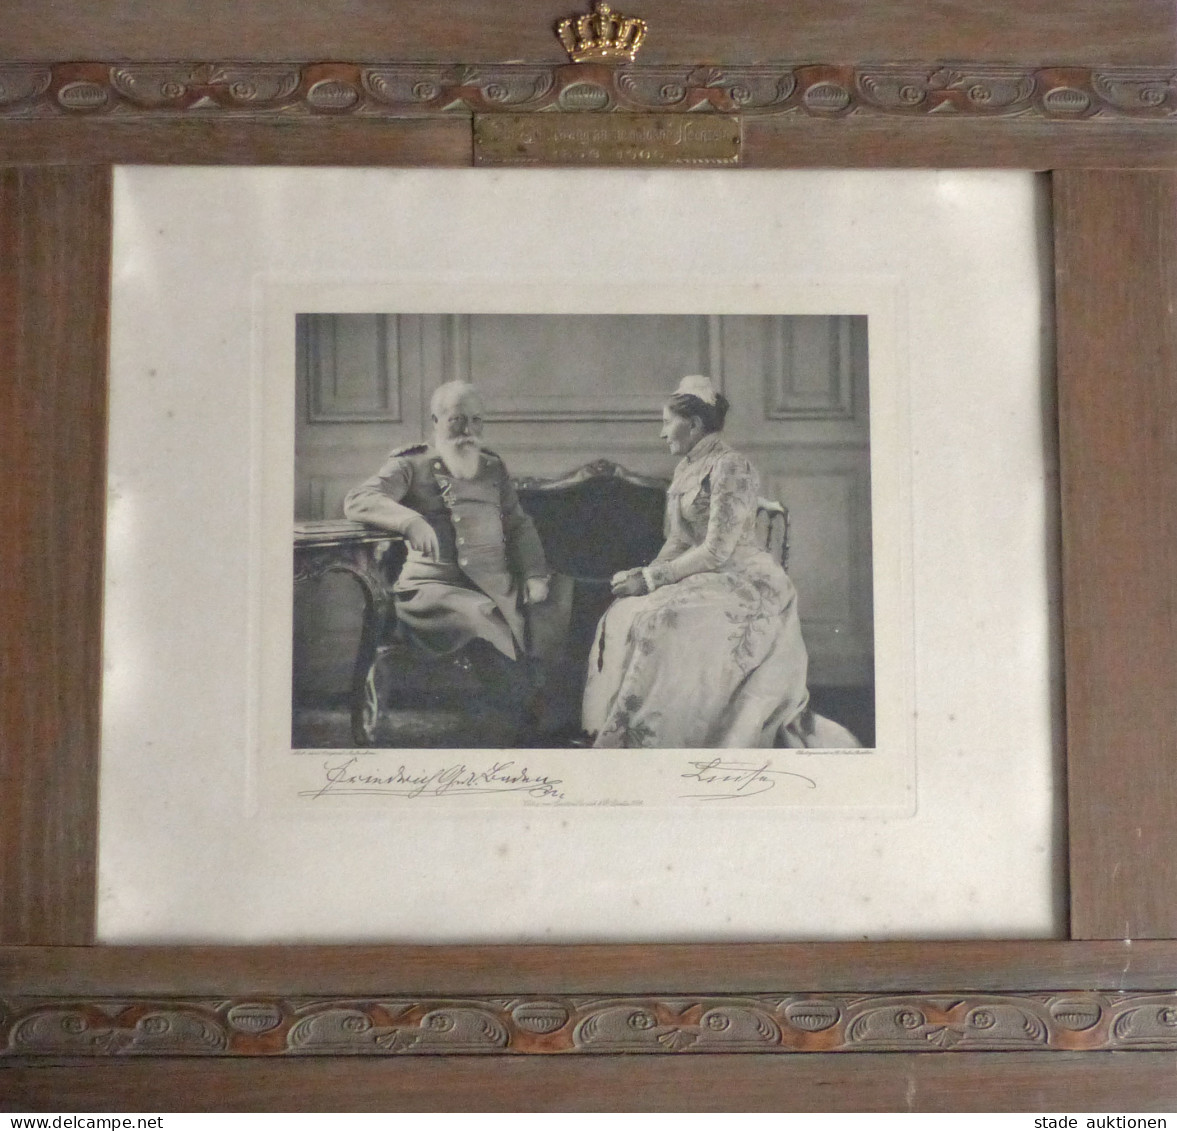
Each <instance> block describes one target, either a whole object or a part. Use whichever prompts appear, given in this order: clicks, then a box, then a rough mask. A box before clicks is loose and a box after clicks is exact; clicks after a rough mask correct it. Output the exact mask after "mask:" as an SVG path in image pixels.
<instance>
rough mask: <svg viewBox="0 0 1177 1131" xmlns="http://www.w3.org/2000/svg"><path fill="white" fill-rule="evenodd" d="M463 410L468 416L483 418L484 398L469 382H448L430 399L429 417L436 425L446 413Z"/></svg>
mask: <svg viewBox="0 0 1177 1131" xmlns="http://www.w3.org/2000/svg"><path fill="white" fill-rule="evenodd" d="M457 408H461V409H462V410H463V411H464V412H465V414H466V415H467V416H475V415H476V416H479V417H481V416H482V397H481V395H480V394H479V392H478V390H477V389H476V388H475V387H474V386H473V385H471V384H470V382H469V381H447V382H446V383H445V384H444V385H438V386H437V388H436V389H434V390H433V396H432V397H430V398H429V415H430V416H432V417H433V421H434V423H435V424H436V423H437V421H439V420H440V419H441V417H442V415H443V414H444V413H448V412H453V411H454V410H455V409H457Z"/></svg>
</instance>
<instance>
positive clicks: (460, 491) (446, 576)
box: [343, 444, 548, 655]
mask: <svg viewBox="0 0 1177 1131" xmlns="http://www.w3.org/2000/svg"><path fill="white" fill-rule="evenodd" d="M343 510H344V514H345V515H346V516H347V517H348V518H350V519H353V520H356V521H359V522H367V523H371V524H372V525H374V526H380V527H383V528H384V529H385V530H390V531H393V532H395V533H397V534H404V533H406V532H407V530H408V528H409V526H410V524H411V523H412V522H413V520H414V519H416V518H418V517H421V518H424V519H425V521H426V522H428V523H429V525H430V526H431V527H433V530H434V533H435V534H436V535H437V542H438V546H439V549H440V553H439V555H438V560H437V561H433V560H432V559H430V558H428V557H426V556H425V555H424V554H420V553H418V552H417V551H415V550H413V549H409V551H408V555H407V558H406V561H405V565H404V568H403V569H402V570H401V574H400V577H399V578H398V579H397V582H396V586H395V589H394V592H396V593H397V594H398V596H399V595H400V594H407V593H408V592H409V591H425V590H426V587H427V586H429V583H431V582H432V583H438V584H439V585H440V586H456V587H458V588H460V589H463V588H464V589H469V588H470V587H473V588H476V589H477V590H479V591H481V592H482V593H483V594H485V595H486V596H487V597H489V598H490V599H491V601H492V602H493V604H494V607H495V608H497V610H498V612H499V613H501V614H502V617H503V619H504V620H505V621H506V624H507V627H508V628H509V630H510V636H511V637H512V638H513V639H514V642H515V646H516V649H517V653H518V654H522V651H523V648H524V621H523V615H522V613H521V611H520V608H519V584H518V582H519V579H521V578H527V577H543V576H546V574H547V572H548V569H547V563H546V561H545V558H544V552H543V547H542V546H541V544H540V540H539V535H538V534H537V533H536V529H535V525H534V523H533V522H532V521H531V519H530V518H529V517H528V516H527V515H526V514H525V513H524V511H523V509H522V508H521V507H520V505H519V498H518V496H517V495H516V493H515V488H514V486H513V484H512V483H511V479H510V476H509V475H508V474H507V468H506V465H505V464H504V463H503V461H502V459H500V458H499V456H497V455H496V454H495V453H494V452H491V451H487V450H485V449H484V450H483V452H482V456H481V460H480V462H479V468H478V473H477V474H476V475H475V476H474V477H473V478H471V479H459V478H457V477H455V476H453V475H451V474H450V473H449V471H448V469H447V468H446V465H445V463H444V462H443V461H442V458H441V456H440V454H439V453H438V452H437V451H436V450H435V449H434V448H433V447H432V446H431V445H426V444H417V445H414V446H412V447H409V448H402V449H399V450H397V451H394V452H393V453H392V454H391V455H390V456H389V458H388V459H387V460H386V461H385V463H384V466H383V467H381V468H380V470H379V471H378V472H377V473H376V474H375V475H374V476H372V478H370V479H367V480H365V481H364V482H363V483H361V484H360V485H359V486H358V487H356V488H355V489H354V490H352V491H351V492H349V494H348V496H347V498H346V499H345V500H344V505H343ZM439 593H440V596H438V597H437V598H436V600H437V601H440V602H441V603H443V604H444V603H445V601H446V597H445V591H444V589H442V590H439ZM450 605H451V610H450V611H451V612H452V613H454V614H455V615H457V616H465V615H468V614H467V613H466V612H464V611H462V610H469V609H470V607H471V606H470V605H469V603H468V602H466V601H464V600H462V599H461V598H460V597H459V596H458V595H456V594H455V595H452V600H451V601H450ZM443 619H444V618H443ZM470 627H471V632H472V635H476V636H481V637H483V638H485V639H488V640H490V641H491V643H493V644H495V646H496V647H498V648H499V649H500V651H504V652H506V653H507V654H508V655H510V654H511V653H512V651H515V650H516V649H510V641H509V640H500V639H498V638H497V637H498V634H497V633H494V632H493V631H492V630H488V629H487V626H485V625H472V626H470Z"/></svg>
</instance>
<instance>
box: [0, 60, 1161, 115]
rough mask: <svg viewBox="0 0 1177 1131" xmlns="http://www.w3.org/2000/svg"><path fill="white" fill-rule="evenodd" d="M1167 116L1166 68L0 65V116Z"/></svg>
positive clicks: (885, 65) (243, 64) (812, 65)
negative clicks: (633, 113) (611, 113)
mask: <svg viewBox="0 0 1177 1131" xmlns="http://www.w3.org/2000/svg"><path fill="white" fill-rule="evenodd" d="M496 110H497V111H510V112H513V113H519V112H525V111H545V110H548V111H551V110H563V111H589V112H593V111H605V112H608V111H617V110H621V111H639V112H641V111H644V112H650V111H657V112H660V113H676V112H700V111H702V112H709V111H710V112H720V113H728V114H731V113H740V114H745V115H757V116H761V115H772V116H781V115H804V116H810V117H816V118H832V117H833V118H836V117H844V116H849V115H882V116H896V115H897V116H904V117H921V116H930V115H936V116H941V115H943V116H951V117H953V118H957V117H970V118H995V117H997V118H1008V117H1027V118H1030V119H1041V120H1050V121H1082V120H1087V119H1091V118H1114V119H1125V118H1127V119H1132V120H1142V121H1155V120H1161V121H1163V120H1169V119H1172V118H1173V117H1175V116H1177V70H1173V69H1170V68H1133V69H1131V70H1113V69H1108V70H1103V69H1095V68H1091V67H1035V68H1031V67H1006V66H994V65H990V64H979V63H978V64H974V63H960V64H952V65H945V66H936V65H927V66H922V65H918V64H899V63H895V64H888V63H881V64H878V65H871V66H844V65H835V64H826V63H810V64H804V65H796V66H790V65H783V64H782V65H772V66H762V65H756V66H738V65H737V66H723V67H720V66H689V65H684V66H669V65H663V64H658V65H649V66H644V65H641V64H637V65H627V66H623V67H614V66H610V65H606V64H596V63H570V64H563V65H535V64H524V63H519V64H515V63H499V64H486V65H481V64H480V65H464V64H439V63H395V64H387V65H361V64H357V63H347V62H290V63H232V62H229V63H208V62H200V63H195V62H162V63H135V64H130V63H128V64H117V63H103V62H63V63H56V64H38V63H5V64H0V119H3V118H22V117H28V118H43V117H46V116H53V115H57V116H66V117H85V118H92V117H101V116H110V117H124V116H128V115H132V116H135V117H144V116H156V115H158V116H167V117H173V116H175V115H191V116H192V117H193V118H210V117H211V118H218V117H233V118H239V117H243V116H245V117H254V116H264V117H271V116H274V115H324V116H341V115H343V116H348V115H351V116H357V117H363V118H372V117H375V118H379V117H397V118H399V117H411V116H417V115H422V116H436V115H438V114H451V113H454V114H463V113H467V114H468V113H491V112H494V111H496Z"/></svg>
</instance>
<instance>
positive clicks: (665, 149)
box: [474, 113, 740, 166]
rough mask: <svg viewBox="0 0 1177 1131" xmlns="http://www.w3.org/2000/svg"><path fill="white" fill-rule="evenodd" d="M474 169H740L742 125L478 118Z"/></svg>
mask: <svg viewBox="0 0 1177 1131" xmlns="http://www.w3.org/2000/svg"><path fill="white" fill-rule="evenodd" d="M474 163H475V164H476V165H652V166H657V165H738V164H739V163H740V121H739V119H738V118H735V117H730V116H727V115H719V114H593V113H567V114H559V113H556V114H479V115H476V116H475V118H474Z"/></svg>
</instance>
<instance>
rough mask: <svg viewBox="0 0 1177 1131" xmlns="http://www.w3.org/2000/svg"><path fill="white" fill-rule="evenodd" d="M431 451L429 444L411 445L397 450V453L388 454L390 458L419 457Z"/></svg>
mask: <svg viewBox="0 0 1177 1131" xmlns="http://www.w3.org/2000/svg"><path fill="white" fill-rule="evenodd" d="M427 451H429V445H428V444H409V445H408V447H404V448H397V449H396V450H395V451H392V452H389V453H388V458H389V459H392V457H393V456H419V455H420V454H421V453H422V452H427Z"/></svg>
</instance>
